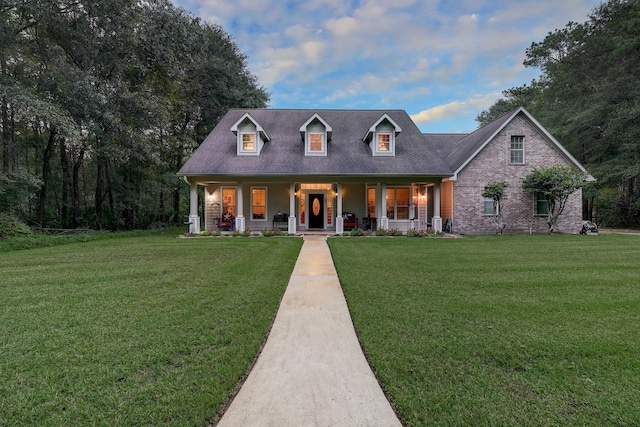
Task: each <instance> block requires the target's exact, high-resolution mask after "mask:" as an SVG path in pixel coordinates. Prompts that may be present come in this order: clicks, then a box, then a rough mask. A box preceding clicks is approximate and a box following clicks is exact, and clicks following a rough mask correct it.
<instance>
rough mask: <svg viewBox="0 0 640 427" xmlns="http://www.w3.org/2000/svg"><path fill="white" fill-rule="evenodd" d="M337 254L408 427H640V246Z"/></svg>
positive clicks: (620, 240) (622, 239)
mask: <svg viewBox="0 0 640 427" xmlns="http://www.w3.org/2000/svg"><path fill="white" fill-rule="evenodd" d="M329 244H330V247H331V251H332V254H333V256H334V262H335V264H336V267H337V270H338V273H339V276H340V281H341V283H342V285H343V289H344V292H345V295H346V297H347V301H348V304H349V308H350V310H351V313H352V316H353V320H354V324H355V326H356V330H357V332H358V335H359V338H360V340H361V342H362V344H363V347H364V348H365V351H366V353H367V356H368V358H369V360H370V363H371V364H372V366H373V368H374V370H375V372H376V375H377V377H378V378H379V380H380V382H381V383H382V385H383V387H384V388H385V389H386V391H387V392H388V394H389V395H390V396H391V399H392V401H393V403H394V405H395V406H396V408H397V412H398V413H399V416H400V417H401V419H402V420H403V422H405V423H406V424H407V425H411V426H421V425H530V426H538V425H560V426H563V425H564V426H573V425H589V426H603V425H607V426H615V425H619V426H628V425H640V237H638V236H619V235H618V236H616V235H601V236H566V235H565V236H546V235H545V236H535V235H534V236H503V237H500V236H478V237H464V238H461V239H409V238H395V239H389V238H370V239H367V238H352V239H345V238H336V239H329Z"/></svg>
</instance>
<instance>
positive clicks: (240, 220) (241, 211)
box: [235, 182, 245, 233]
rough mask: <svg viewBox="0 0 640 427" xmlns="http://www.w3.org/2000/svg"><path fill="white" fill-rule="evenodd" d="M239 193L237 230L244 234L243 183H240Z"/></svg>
mask: <svg viewBox="0 0 640 427" xmlns="http://www.w3.org/2000/svg"><path fill="white" fill-rule="evenodd" d="M237 193H238V212H237V215H236V227H235V230H238V231H239V232H240V233H242V232H243V231H244V230H245V226H244V224H245V222H244V221H245V220H244V200H243V195H242V183H241V182H239V183H238V186H237Z"/></svg>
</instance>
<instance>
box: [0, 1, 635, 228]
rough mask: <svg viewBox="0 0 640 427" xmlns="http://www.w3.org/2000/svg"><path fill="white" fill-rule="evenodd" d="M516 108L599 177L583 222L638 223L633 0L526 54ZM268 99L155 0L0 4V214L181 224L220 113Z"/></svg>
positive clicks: (213, 44)
mask: <svg viewBox="0 0 640 427" xmlns="http://www.w3.org/2000/svg"><path fill="white" fill-rule="evenodd" d="M525 65H526V66H528V67H535V68H539V69H540V70H541V76H540V77H539V78H538V79H536V80H534V81H532V82H531V83H530V84H526V85H523V86H520V87H515V88H511V89H507V90H505V91H504V92H503V94H504V98H503V99H500V100H499V101H497V102H496V103H495V104H494V105H493V106H491V107H490V108H489V109H487V110H486V111H483V112H482V113H481V114H480V115H479V116H478V118H477V120H478V122H479V124H480V125H483V124H486V123H488V122H489V121H491V120H493V119H495V118H497V117H498V116H500V115H502V114H504V113H505V112H507V111H509V110H511V109H513V108H514V107H516V106H519V105H523V106H525V107H526V108H527V109H528V110H529V111H530V112H531V113H532V114H533V115H534V116H535V117H536V118H537V119H538V120H539V121H540V122H541V124H542V125H543V126H545V127H546V128H547V129H548V130H549V131H550V132H551V134H552V135H554V136H555V137H556V138H557V139H558V140H559V141H560V142H561V143H562V144H563V145H564V146H565V147H566V148H567V149H568V150H569V151H570V152H571V153H572V154H573V155H574V156H575V157H576V158H577V159H578V160H579V161H580V162H581V163H582V164H583V165H585V166H586V167H587V169H588V170H589V172H590V173H591V174H592V175H593V176H594V177H595V178H597V180H598V181H597V183H596V184H595V185H590V186H587V187H585V188H584V189H583V194H584V196H585V197H584V216H585V218H592V219H595V220H597V221H598V222H599V223H600V224H605V225H608V226H627V227H640V194H639V193H640V188H639V185H640V181H639V180H640V163H639V159H640V0H610V1H608V2H607V3H603V4H601V5H600V6H598V7H597V8H595V9H594V10H593V12H592V13H591V15H590V17H589V19H588V20H587V21H586V22H584V23H574V22H570V23H568V24H567V25H566V26H565V28H563V29H560V30H556V31H554V32H551V33H549V34H548V36H547V37H546V38H545V39H544V40H543V41H541V42H534V43H533V44H532V45H531V47H530V48H529V49H527V52H526V61H525ZM268 101H269V95H268V93H267V91H266V90H265V88H263V87H261V86H259V84H258V83H257V80H256V78H255V76H253V75H252V74H251V72H250V71H249V70H248V68H247V64H246V58H245V57H244V55H243V54H242V53H241V52H240V51H239V50H238V48H237V46H236V45H235V43H234V41H233V39H232V37H231V36H230V35H229V34H227V33H226V32H225V31H224V30H223V29H222V28H220V27H219V26H216V25H212V24H210V23H207V22H203V21H201V20H200V19H198V18H196V17H194V16H193V15H192V14H190V13H188V12H186V11H185V10H183V9H181V8H176V7H175V6H173V5H172V4H171V2H169V1H168V0H149V1H144V2H140V1H138V0H109V1H83V0H30V1H26V0H0V110H1V111H0V128H1V134H0V157H1V158H2V166H1V170H0V215H5V216H6V215H10V216H11V217H17V218H19V219H20V220H22V221H24V222H26V223H27V224H29V225H30V226H35V227H53V228H76V227H90V228H97V229H113V230H115V229H132V228H146V227H150V226H153V225H158V224H159V225H162V224H168V223H181V222H182V221H183V218H184V215H185V214H186V213H187V211H188V210H187V207H186V201H187V200H188V198H187V191H188V187H187V186H186V185H185V184H184V183H182V182H180V181H179V180H178V178H177V176H176V172H177V171H178V170H179V169H180V167H181V166H182V164H183V163H184V161H185V160H186V159H187V157H188V156H189V155H190V154H191V152H192V151H193V149H194V148H195V147H197V145H198V144H199V143H200V142H201V141H202V140H203V139H204V138H205V136H206V135H207V133H208V132H209V131H210V130H211V129H212V128H213V127H214V126H215V125H216V123H217V122H218V120H219V119H220V118H221V116H222V115H223V114H224V113H225V112H226V111H227V110H228V109H229V108H241V107H250V108H251V107H253V108H261V107H266V106H267V104H268Z"/></svg>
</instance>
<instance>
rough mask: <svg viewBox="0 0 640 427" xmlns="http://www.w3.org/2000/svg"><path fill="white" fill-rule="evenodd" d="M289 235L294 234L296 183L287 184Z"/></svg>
mask: <svg viewBox="0 0 640 427" xmlns="http://www.w3.org/2000/svg"><path fill="white" fill-rule="evenodd" d="M287 231H288V232H289V234H296V183H295V182H292V183H291V184H289V227H288V230H287Z"/></svg>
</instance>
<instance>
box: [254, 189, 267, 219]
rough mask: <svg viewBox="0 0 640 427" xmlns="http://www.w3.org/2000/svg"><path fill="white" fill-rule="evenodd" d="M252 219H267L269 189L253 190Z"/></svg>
mask: <svg viewBox="0 0 640 427" xmlns="http://www.w3.org/2000/svg"><path fill="white" fill-rule="evenodd" d="M251 218H252V219H257V220H266V219H267V189H266V188H252V189H251Z"/></svg>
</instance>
